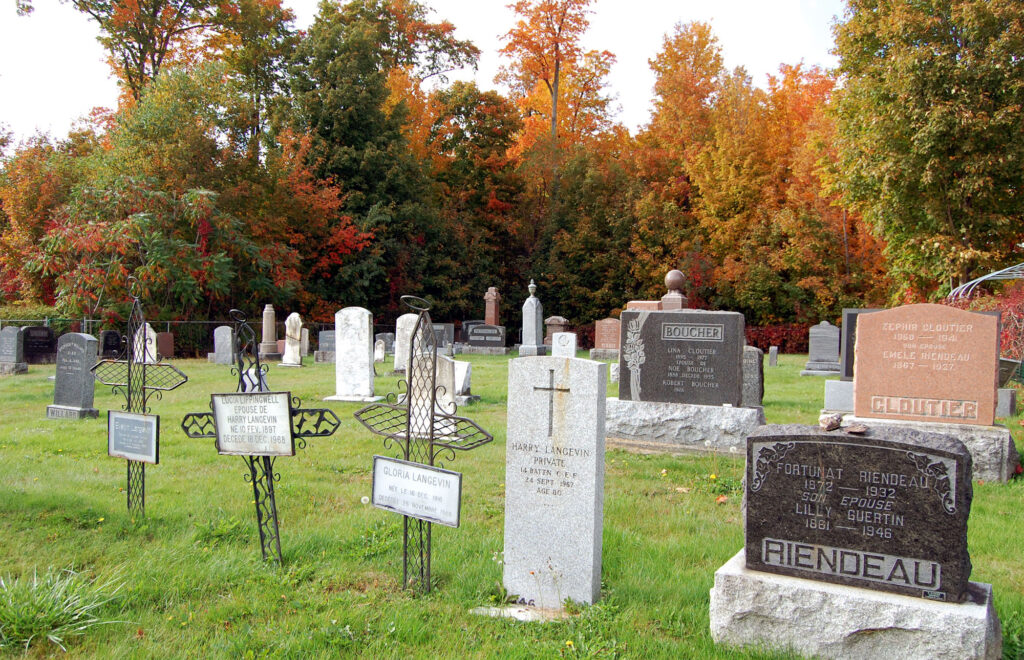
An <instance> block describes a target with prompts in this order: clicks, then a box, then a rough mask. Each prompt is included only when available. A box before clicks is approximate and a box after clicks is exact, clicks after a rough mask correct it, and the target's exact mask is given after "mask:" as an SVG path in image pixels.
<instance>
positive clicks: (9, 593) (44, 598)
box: [0, 569, 123, 651]
mask: <svg viewBox="0 0 1024 660" xmlns="http://www.w3.org/2000/svg"><path fill="white" fill-rule="evenodd" d="M122 586H123V584H122V583H116V584H115V583H114V582H113V581H107V582H104V583H97V582H96V581H95V580H88V579H86V578H85V577H83V576H82V574H81V573H78V572H76V571H73V570H71V569H63V570H57V571H55V570H53V569H49V570H48V571H47V572H46V574H45V575H43V576H40V575H38V573H37V572H36V571H33V572H32V575H31V576H28V575H22V576H20V577H11V576H0V648H11V647H14V646H24V647H25V649H28V647H29V645H30V644H31V643H32V642H33V641H41V640H42V639H44V638H45V639H48V640H50V642H52V643H53V644H56V645H57V646H59V647H60V648H61V650H64V651H67V649H66V648H65V647H64V642H65V640H66V639H68V638H69V637H75V636H78V635H82V634H84V633H85V631H86V630H88V629H89V628H92V627H93V626H98V625H102V624H106V623H117V622H116V621H108V620H103V619H101V618H100V617H99V616H98V614H99V611H100V610H101V609H102V608H103V606H104V605H106V604H107V603H109V602H110V601H111V600H113V599H114V597H115V596H116V595H117V592H118V591H120V589H121V587H122Z"/></svg>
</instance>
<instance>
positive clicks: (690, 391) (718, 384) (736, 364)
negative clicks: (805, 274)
mask: <svg viewBox="0 0 1024 660" xmlns="http://www.w3.org/2000/svg"><path fill="white" fill-rule="evenodd" d="M620 320H621V321H622V332H621V342H622V343H621V347H620V349H619V398H620V399H622V400H626V401H661V402H665V403H692V404H699V405H706V406H719V405H722V404H729V405H733V406H739V405H741V403H742V386H743V344H744V336H743V315H742V314H740V313H738V312H704V311H696V310H679V311H668V312H661V311H638V310H626V311H624V312H622V315H621V317H620Z"/></svg>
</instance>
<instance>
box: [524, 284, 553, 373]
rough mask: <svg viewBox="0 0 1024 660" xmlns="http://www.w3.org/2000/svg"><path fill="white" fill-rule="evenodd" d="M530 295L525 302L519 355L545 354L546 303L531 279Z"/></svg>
mask: <svg viewBox="0 0 1024 660" xmlns="http://www.w3.org/2000/svg"><path fill="white" fill-rule="evenodd" d="M527 289H528V290H529V291H530V297H529V298H527V299H526V302H524V303H523V341H522V343H521V344H520V345H519V355H522V356H527V355H544V354H545V353H546V352H547V349H546V348H545V346H544V305H542V304H541V302H540V298H538V297H537V296H536V295H534V294H535V293H537V285H536V284H535V283H534V281H533V280H530V286H529V287H527Z"/></svg>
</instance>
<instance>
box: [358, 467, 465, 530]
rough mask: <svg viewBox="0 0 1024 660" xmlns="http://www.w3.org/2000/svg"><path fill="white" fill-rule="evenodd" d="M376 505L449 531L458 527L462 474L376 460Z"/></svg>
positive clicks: (374, 478)
mask: <svg viewBox="0 0 1024 660" xmlns="http://www.w3.org/2000/svg"><path fill="white" fill-rule="evenodd" d="M373 505H374V506H375V507H377V508H380V509H387V510H388V511H394V512H395V513H401V514H402V515H406V516H411V517H413V518H419V519H420V520H426V521H427V522H432V523H439V524H441V525H447V526H448V527H458V526H459V515H460V513H461V508H462V474H461V473H460V472H452V471H451V470H442V469H441V468H436V467H432V466H430V465H423V464H421V463H411V462H409V461H403V460H399V459H397V458H387V457H386V456H374V457H373Z"/></svg>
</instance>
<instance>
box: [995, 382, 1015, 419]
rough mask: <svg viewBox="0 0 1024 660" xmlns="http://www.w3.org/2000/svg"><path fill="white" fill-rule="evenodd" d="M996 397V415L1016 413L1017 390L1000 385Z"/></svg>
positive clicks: (1003, 415) (1002, 415) (1010, 415)
mask: <svg viewBox="0 0 1024 660" xmlns="http://www.w3.org/2000/svg"><path fill="white" fill-rule="evenodd" d="M997 394H998V397H997V398H996V417H1013V416H1014V415H1016V414H1017V390H1015V389H1014V388H1012V387H1000V388H999V391H998V392H997Z"/></svg>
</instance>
